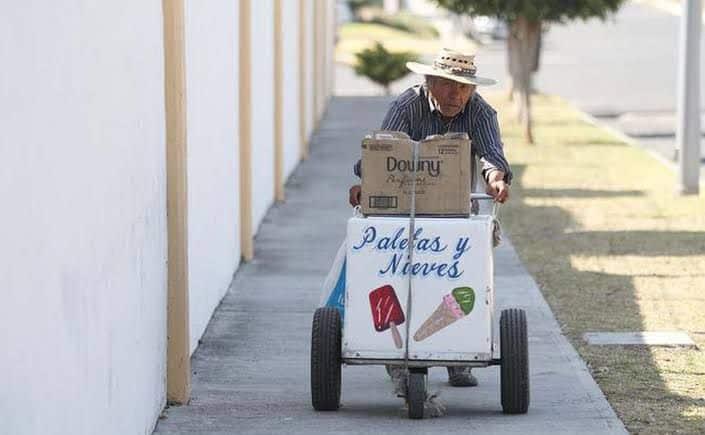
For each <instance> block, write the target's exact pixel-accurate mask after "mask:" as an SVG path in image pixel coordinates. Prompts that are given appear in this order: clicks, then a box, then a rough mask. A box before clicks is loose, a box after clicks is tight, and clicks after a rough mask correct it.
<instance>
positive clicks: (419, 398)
mask: <svg viewBox="0 0 705 435" xmlns="http://www.w3.org/2000/svg"><path fill="white" fill-rule="evenodd" d="M425 401H426V373H425V371H411V372H410V373H409V388H408V389H407V391H406V402H407V405H408V406H409V418H412V419H421V418H423V404H424V402H425Z"/></svg>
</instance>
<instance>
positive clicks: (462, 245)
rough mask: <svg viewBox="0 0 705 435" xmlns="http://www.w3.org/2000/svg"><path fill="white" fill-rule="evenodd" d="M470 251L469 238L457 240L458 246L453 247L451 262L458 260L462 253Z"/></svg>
mask: <svg viewBox="0 0 705 435" xmlns="http://www.w3.org/2000/svg"><path fill="white" fill-rule="evenodd" d="M469 250H470V237H461V238H459V239H458V244H457V245H455V254H453V260H459V259H460V257H462V256H463V254H464V253H466V252H468V251H469Z"/></svg>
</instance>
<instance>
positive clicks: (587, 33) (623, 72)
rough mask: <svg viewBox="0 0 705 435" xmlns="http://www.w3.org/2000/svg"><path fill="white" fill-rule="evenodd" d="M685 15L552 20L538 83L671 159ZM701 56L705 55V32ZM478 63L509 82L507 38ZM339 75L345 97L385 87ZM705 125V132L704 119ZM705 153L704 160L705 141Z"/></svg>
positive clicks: (637, 11) (637, 13) (631, 9)
mask: <svg viewBox="0 0 705 435" xmlns="http://www.w3.org/2000/svg"><path fill="white" fill-rule="evenodd" d="M679 20H680V18H679V17H676V16H673V15H671V14H669V13H667V12H663V11H661V10H658V9H655V8H653V7H650V6H646V5H641V4H633V3H627V4H626V5H625V6H624V7H623V8H622V9H621V10H620V11H619V12H618V13H617V15H616V16H615V17H612V18H610V19H608V20H607V21H605V22H603V21H600V20H589V21H587V22H582V21H576V22H571V23H568V24H566V25H553V26H552V27H551V28H550V30H549V31H548V32H547V33H546V35H545V36H546V37H545V40H544V46H543V57H542V60H541V69H540V71H539V74H537V76H536V83H535V85H536V87H537V89H539V90H540V91H542V92H547V93H551V94H556V95H560V96H562V97H564V98H566V99H567V100H569V101H571V102H572V103H573V104H575V105H576V106H577V107H578V108H580V109H581V110H583V111H586V112H588V113H590V114H592V115H593V116H596V117H598V118H599V119H601V120H602V121H604V122H605V123H607V124H608V125H610V126H612V127H615V128H616V129H618V130H620V131H622V132H624V133H626V134H628V135H630V136H631V137H633V138H635V139H637V140H638V141H639V142H640V143H642V144H643V145H645V146H647V147H648V148H650V149H653V150H654V151H656V152H658V153H660V154H661V155H662V156H664V157H665V158H666V159H669V160H671V159H673V157H674V143H675V110H676V80H677V61H678V59H677V55H678V50H677V48H678V32H679ZM701 53H702V55H701V57H702V59H703V60H705V32H703V43H702V48H701ZM478 63H479V67H480V74H487V75H489V76H490V77H496V78H498V79H499V81H500V84H499V87H503V86H504V85H505V84H506V83H507V74H506V51H505V45H504V42H497V43H494V44H489V45H485V46H483V47H482V48H481V49H480V51H479V55H478ZM701 71H703V74H702V75H701V76H702V85H701V89H702V91H701V94H700V95H701V99H702V103H701V108H702V109H703V110H704V111H705V67H701ZM338 77H339V81H338V82H339V83H338V86H337V91H338V92H339V93H340V94H344V95H351V94H358V95H360V94H363V95H364V94H368V93H370V92H378V91H377V89H376V88H375V87H374V86H370V83H369V82H367V81H366V80H364V79H361V78H358V77H355V75H354V73H353V72H352V71H350V70H349V69H347V68H345V67H342V66H339V67H338ZM418 80H419V78H418V76H415V75H410V76H408V77H407V78H405V79H404V80H401V81H399V82H398V83H396V84H395V85H394V86H393V90H394V91H395V92H399V91H400V90H402V89H404V88H405V87H406V86H408V85H410V84H412V83H415V82H417V81H418ZM704 121H705V119H704ZM702 128H703V130H704V131H705V122H704V123H703V124H702ZM702 150H703V152H702V156H703V157H705V141H703V148H702Z"/></svg>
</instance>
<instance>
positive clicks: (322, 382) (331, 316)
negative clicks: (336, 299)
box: [311, 307, 341, 411]
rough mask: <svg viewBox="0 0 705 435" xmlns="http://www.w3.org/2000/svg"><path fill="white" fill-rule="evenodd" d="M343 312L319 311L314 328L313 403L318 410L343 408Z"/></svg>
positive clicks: (333, 310)
mask: <svg viewBox="0 0 705 435" xmlns="http://www.w3.org/2000/svg"><path fill="white" fill-rule="evenodd" d="M340 342H341V325H340V313H339V312H338V310H337V309H335V308H331V307H322V308H318V309H317V310H316V312H315V314H314V315H313V325H312V328H311V401H312V403H313V408H314V409H315V410H316V411H337V410H338V408H340V382H341V361H340V356H341V346H340Z"/></svg>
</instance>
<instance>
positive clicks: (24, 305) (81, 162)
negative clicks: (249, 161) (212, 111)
mask: <svg viewBox="0 0 705 435" xmlns="http://www.w3.org/2000/svg"><path fill="white" fill-rule="evenodd" d="M162 37H163V35H162V10H161V2H160V1H154V0H152V1H144V0H123V1H120V2H100V6H98V4H96V3H93V2H85V1H63V2H46V1H40V0H25V1H22V2H3V4H2V8H1V11H0V59H2V67H1V68H0V131H1V132H2V133H0V156H2V157H0V198H2V225H0V241H1V242H0V277H1V283H0V288H1V289H2V290H1V292H2V301H1V302H0V355H1V356H0V373H2V382H1V384H2V387H1V388H0V432H2V433H3V434H13V435H16V434H44V433H54V434H96V433H101V434H137V433H146V432H148V431H150V430H151V428H152V427H153V425H154V422H155V421H156V418H157V416H158V415H159V412H160V411H161V408H162V406H163V404H164V402H165V387H164V376H165V357H166V350H165V346H166V223H165V197H166V194H165V186H166V179H165V158H164V156H165V145H164V143H165V139H164V135H165V133H164V81H163V79H164V71H163V63H164V56H163V40H162Z"/></svg>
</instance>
